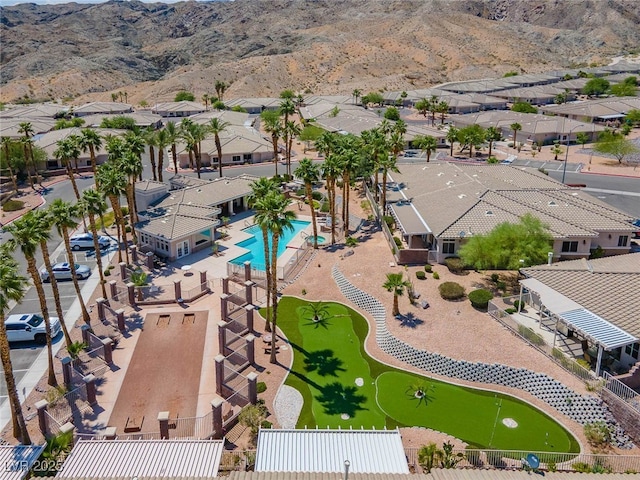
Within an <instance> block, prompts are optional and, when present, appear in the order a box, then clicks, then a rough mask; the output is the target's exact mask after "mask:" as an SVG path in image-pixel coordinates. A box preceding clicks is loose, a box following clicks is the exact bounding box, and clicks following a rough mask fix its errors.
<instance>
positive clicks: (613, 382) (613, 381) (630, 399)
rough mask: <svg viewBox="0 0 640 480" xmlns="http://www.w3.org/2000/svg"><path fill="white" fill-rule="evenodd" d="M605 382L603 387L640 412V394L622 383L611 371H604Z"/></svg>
mask: <svg viewBox="0 0 640 480" xmlns="http://www.w3.org/2000/svg"><path fill="white" fill-rule="evenodd" d="M602 378H603V379H604V383H603V385H602V388H604V389H605V390H607V391H609V392H611V393H612V394H613V395H615V396H616V397H618V398H619V399H620V400H622V401H623V402H625V403H626V404H627V405H629V406H630V407H631V408H633V409H634V410H635V411H637V412H640V394H638V392H636V391H635V390H633V389H632V388H630V387H629V386H627V385H625V384H624V383H622V382H621V381H620V380H618V379H617V378H615V377H614V376H613V375H611V374H610V373H609V372H602Z"/></svg>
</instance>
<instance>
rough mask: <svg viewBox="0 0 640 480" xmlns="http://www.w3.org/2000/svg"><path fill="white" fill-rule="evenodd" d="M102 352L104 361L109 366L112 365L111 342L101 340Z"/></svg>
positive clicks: (104, 339)
mask: <svg viewBox="0 0 640 480" xmlns="http://www.w3.org/2000/svg"><path fill="white" fill-rule="evenodd" d="M102 350H103V351H104V361H105V362H107V363H108V364H109V365H111V364H112V363H113V340H111V339H110V338H103V339H102Z"/></svg>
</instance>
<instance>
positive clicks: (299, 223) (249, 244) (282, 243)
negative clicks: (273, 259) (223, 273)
mask: <svg viewBox="0 0 640 480" xmlns="http://www.w3.org/2000/svg"><path fill="white" fill-rule="evenodd" d="M291 224H292V226H293V230H285V231H284V232H283V234H282V236H281V237H280V240H278V257H280V255H282V253H283V252H284V251H285V250H286V248H287V245H288V244H289V242H290V241H291V239H293V238H294V237H295V236H296V235H298V233H300V232H301V231H302V230H304V229H305V228H306V227H308V226H309V225H311V222H307V221H305V220H293V221H292V222H291ZM242 231H243V232H246V233H248V234H250V235H252V237H251V238H247V239H246V240H243V241H241V242H239V243H236V245H237V246H238V247H242V248H246V249H247V250H249V252H247V253H245V254H243V255H240V256H239V257H236V258H234V259H232V260H231V261H230V262H231V263H233V264H234V265H242V264H243V263H244V262H246V261H247V260H248V261H250V262H251V267H252V268H255V269H257V270H264V241H263V239H262V230H260V227H259V226H258V225H252V226H251V227H249V228H245V229H244V230H242ZM269 246H271V235H269Z"/></svg>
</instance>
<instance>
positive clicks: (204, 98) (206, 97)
mask: <svg viewBox="0 0 640 480" xmlns="http://www.w3.org/2000/svg"><path fill="white" fill-rule="evenodd" d="M202 103H204V109H205V111H206V110H209V94H207V93H205V94H204V95H202Z"/></svg>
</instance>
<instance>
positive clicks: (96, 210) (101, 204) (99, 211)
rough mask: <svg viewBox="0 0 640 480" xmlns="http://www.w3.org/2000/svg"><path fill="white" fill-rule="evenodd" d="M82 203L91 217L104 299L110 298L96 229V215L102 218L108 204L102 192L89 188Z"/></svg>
mask: <svg viewBox="0 0 640 480" xmlns="http://www.w3.org/2000/svg"><path fill="white" fill-rule="evenodd" d="M81 202H82V203H81V206H82V209H83V211H84V212H85V213H86V214H87V215H88V216H89V226H90V227H91V234H92V235H93V248H94V249H95V252H96V262H97V263H98V273H99V274H100V287H101V288H102V298H108V297H107V289H106V286H105V284H106V283H107V282H106V280H105V279H104V272H103V270H102V254H101V252H100V243H99V242H98V229H97V228H96V215H98V216H100V217H102V215H104V213H105V212H106V211H107V204H106V202H105V201H104V198H103V196H102V195H101V194H100V192H99V191H98V190H94V189H93V188H87V189H86V190H85V191H84V192H82V200H81ZM49 277H51V273H49Z"/></svg>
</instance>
